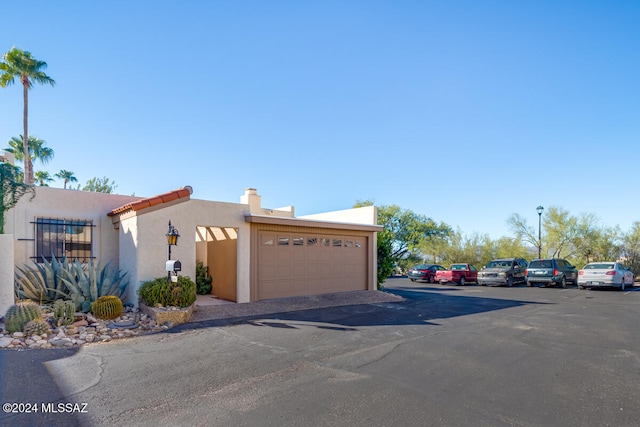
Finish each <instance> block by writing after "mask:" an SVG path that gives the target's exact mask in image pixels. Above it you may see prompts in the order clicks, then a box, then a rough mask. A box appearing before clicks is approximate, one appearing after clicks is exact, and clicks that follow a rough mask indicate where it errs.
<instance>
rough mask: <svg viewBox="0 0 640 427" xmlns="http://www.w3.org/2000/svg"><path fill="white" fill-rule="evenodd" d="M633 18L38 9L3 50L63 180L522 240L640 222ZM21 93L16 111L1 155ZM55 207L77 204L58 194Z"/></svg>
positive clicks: (9, 97) (348, 9) (599, 11)
mask: <svg viewBox="0 0 640 427" xmlns="http://www.w3.org/2000/svg"><path fill="white" fill-rule="evenodd" d="M638 22H640V3H639V2H637V1H615V0H614V1H588V0H586V1H563V2H557V1H546V0H541V1H535V2H534V1H529V2H514V1H506V0H505V1H502V0H495V1H464V0H446V1H444V0H443V1H428V0H425V1H402V0H394V1H376V0H369V1H345V0H342V1H332V0H323V1H294V0H290V1H277V0H276V1H244V0H235V1H210V2H204V1H181V2H178V1H158V0H156V1H135V2H132V1H120V0H116V1H109V2H106V1H105V2H87V1H64V2H50V1H33V2H29V3H28V5H27V6H26V7H25V5H24V4H22V3H19V2H11V3H7V4H5V5H3V13H2V15H1V16H0V28H1V30H0V50H1V51H3V52H4V51H7V50H9V49H10V48H11V47H12V46H17V47H19V48H21V49H24V50H28V51H31V53H32V54H33V55H34V56H35V57H36V58H38V59H41V60H44V61H46V62H47V63H48V65H49V67H48V69H47V70H46V71H47V73H48V74H49V75H50V76H51V77H52V78H54V79H55V80H56V83H57V84H56V86H55V87H54V88H51V87H49V86H35V87H34V88H33V89H32V90H31V92H30V98H29V104H30V110H29V113H30V121H29V129H30V134H32V135H36V136H38V137H40V138H42V139H44V140H45V141H47V145H48V146H49V147H51V148H53V149H54V150H55V159H54V160H53V161H52V162H50V163H49V164H48V165H45V166H42V165H40V164H38V163H36V165H35V169H36V170H48V171H50V172H51V173H52V174H53V173H55V172H57V171H59V170H60V169H67V170H71V171H73V172H74V173H75V175H76V177H77V178H78V180H79V182H80V183H81V184H83V185H84V183H86V181H87V180H88V179H90V178H92V177H96V176H97V177H104V176H106V177H109V178H110V179H111V180H113V181H115V182H116V183H117V185H118V187H117V189H116V192H118V193H121V194H135V195H138V196H153V195H156V194H159V193H164V192H166V191H170V190H174V189H177V188H180V187H182V186H184V185H191V186H192V187H193V188H194V194H193V196H192V197H193V198H198V199H208V200H219V201H229V202H238V201H239V197H240V195H241V194H242V193H243V192H244V189H245V188H246V187H255V188H257V189H258V192H259V193H260V194H261V195H262V196H263V197H262V200H263V205H264V206H265V207H271V208H277V207H281V206H286V205H290V204H293V205H294V206H296V213H297V214H298V215H304V214H311V213H317V212H323V211H329V210H337V209H345V208H349V207H351V206H352V205H353V204H354V203H355V202H356V201H357V200H363V199H372V200H374V201H375V203H376V204H378V205H388V204H397V205H399V206H401V207H403V208H406V209H411V210H413V211H415V212H417V213H420V214H424V215H427V216H429V217H431V218H433V219H434V220H436V221H444V222H446V223H447V224H449V225H451V226H453V227H454V228H458V227H459V228H460V229H461V230H462V231H463V232H464V233H466V234H471V233H474V232H478V233H482V234H489V235H490V236H491V237H492V238H499V237H500V236H503V235H509V234H510V232H509V229H508V227H507V225H506V219H507V217H508V216H509V215H510V214H512V213H519V214H521V215H524V216H525V217H527V218H528V219H529V221H530V224H532V225H535V224H536V223H537V213H536V211H535V208H536V206H538V205H542V206H545V207H549V206H559V207H562V208H564V209H567V210H568V211H569V212H570V213H571V214H573V215H578V214H580V213H593V214H595V215H597V216H598V217H599V218H600V221H601V224H602V225H606V226H616V225H619V226H620V227H621V228H622V230H628V229H629V228H630V226H631V224H632V223H633V221H636V220H640V199H639V198H638V197H637V192H636V188H637V178H636V174H635V165H636V162H637V157H638V155H639V154H640V148H639V147H640V144H638V137H639V136H640V77H639V76H640V56H639V55H638V52H639V51H640V49H639V48H640V26H639V25H638V24H637V23H638ZM21 133H22V91H21V89H20V87H19V86H15V85H14V86H11V87H9V88H7V89H2V90H0V141H2V142H0V144H2V146H1V147H0V148H4V147H7V146H8V144H7V141H8V140H9V139H10V138H11V137H13V136H17V135H19V134H21ZM52 186H60V187H61V186H62V183H61V182H57V183H53V184H52Z"/></svg>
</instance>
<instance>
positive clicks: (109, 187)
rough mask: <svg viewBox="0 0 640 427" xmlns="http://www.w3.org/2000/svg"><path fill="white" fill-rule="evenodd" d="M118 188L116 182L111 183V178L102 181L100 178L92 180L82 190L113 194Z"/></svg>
mask: <svg viewBox="0 0 640 427" xmlns="http://www.w3.org/2000/svg"><path fill="white" fill-rule="evenodd" d="M117 187H118V186H117V185H116V183H115V182H109V178H107V177H106V176H105V177H104V178H102V179H101V178H98V177H95V178H91V179H90V180H89V181H87V185H85V186H84V188H83V189H82V190H84V191H93V192H96V193H113V192H114V190H115V189H116V188H117Z"/></svg>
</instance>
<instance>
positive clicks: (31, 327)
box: [22, 319, 49, 336]
mask: <svg viewBox="0 0 640 427" xmlns="http://www.w3.org/2000/svg"><path fill="white" fill-rule="evenodd" d="M22 331H23V332H24V333H25V335H27V336H31V335H46V334H48V333H49V324H48V323H47V322H46V321H45V320H43V319H35V320H29V321H28V322H27V323H26V324H25V325H24V328H23V330H22Z"/></svg>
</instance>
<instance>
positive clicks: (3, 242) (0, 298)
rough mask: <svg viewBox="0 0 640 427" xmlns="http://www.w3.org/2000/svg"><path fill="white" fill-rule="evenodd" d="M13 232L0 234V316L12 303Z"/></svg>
mask: <svg viewBox="0 0 640 427" xmlns="http://www.w3.org/2000/svg"><path fill="white" fill-rule="evenodd" d="M13 246H14V241H13V234H0V317H2V316H4V315H5V313H6V312H7V310H8V309H9V307H11V306H12V305H13V304H14V302H15V301H14V296H13V295H14V292H13V275H14V267H13Z"/></svg>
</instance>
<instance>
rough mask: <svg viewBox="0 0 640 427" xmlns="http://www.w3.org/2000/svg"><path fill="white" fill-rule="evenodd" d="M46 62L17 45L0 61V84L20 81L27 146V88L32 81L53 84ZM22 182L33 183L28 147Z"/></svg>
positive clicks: (26, 148) (5, 85)
mask: <svg viewBox="0 0 640 427" xmlns="http://www.w3.org/2000/svg"><path fill="white" fill-rule="evenodd" d="M46 68H47V63H46V62H44V61H40V60H37V59H35V58H34V57H33V56H31V52H27V51H24V50H21V49H18V48H17V47H12V48H11V50H10V51H9V52H7V53H5V54H4V55H2V62H0V86H1V87H7V86H9V85H12V84H13V83H14V82H15V79H16V77H19V78H20V83H22V97H23V100H24V108H23V113H22V125H23V128H24V133H23V135H24V139H25V140H26V141H27V146H28V145H29V143H30V142H31V140H30V139H29V131H28V128H29V126H28V123H29V89H31V86H33V82H36V83H39V84H50V85H51V86H54V85H55V84H56V82H55V81H54V80H53V79H52V78H51V77H49V76H48V75H46V74H45V73H44V71H42V70H44V69H46ZM23 154H24V183H25V184H32V183H33V168H30V165H31V161H30V159H29V149H28V147H26V146H25V147H24V151H23Z"/></svg>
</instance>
